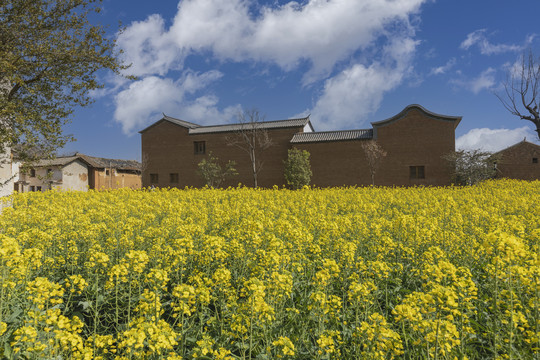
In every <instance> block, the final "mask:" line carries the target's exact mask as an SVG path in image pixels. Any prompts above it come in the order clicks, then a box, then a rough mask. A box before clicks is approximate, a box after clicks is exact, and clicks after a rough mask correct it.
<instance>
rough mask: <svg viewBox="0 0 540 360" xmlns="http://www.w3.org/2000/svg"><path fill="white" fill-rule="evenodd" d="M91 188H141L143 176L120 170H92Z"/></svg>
mask: <svg viewBox="0 0 540 360" xmlns="http://www.w3.org/2000/svg"><path fill="white" fill-rule="evenodd" d="M91 176H92V182H93V183H92V185H91V187H92V188H94V189H96V190H100V189H120V188H124V187H129V188H131V189H140V188H141V175H139V174H133V173H131V172H127V171H123V170H118V169H115V168H106V169H94V168H93V169H91Z"/></svg>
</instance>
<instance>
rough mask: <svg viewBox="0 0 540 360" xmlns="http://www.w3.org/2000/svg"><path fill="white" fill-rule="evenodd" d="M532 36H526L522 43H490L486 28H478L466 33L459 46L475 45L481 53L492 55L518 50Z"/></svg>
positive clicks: (527, 43)
mask: <svg viewBox="0 0 540 360" xmlns="http://www.w3.org/2000/svg"><path fill="white" fill-rule="evenodd" d="M534 37H535V35H530V36H527V38H526V39H525V42H524V44H523V45H515V44H512V45H509V44H492V43H490V42H489V40H488V39H487V37H486V29H480V30H476V31H473V32H472V33H470V34H468V35H467V38H466V39H465V40H463V42H462V43H461V45H460V48H461V49H463V50H468V49H469V48H470V47H472V46H474V45H476V46H478V48H479V49H480V53H481V54H483V55H493V54H500V53H504V52H520V51H523V50H524V49H525V48H526V47H527V46H529V45H530V44H531V42H532V40H533V39H534Z"/></svg>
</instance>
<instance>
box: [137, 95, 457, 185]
mask: <svg viewBox="0 0 540 360" xmlns="http://www.w3.org/2000/svg"><path fill="white" fill-rule="evenodd" d="M460 121H461V117H459V116H446V115H439V114H435V113H432V112H430V111H428V110H426V109H424V108H423V107H421V106H420V105H409V106H407V107H406V108H405V109H404V110H403V111H401V112H400V113H399V114H397V115H395V116H393V117H391V118H389V119H386V120H383V121H378V122H373V123H371V125H372V128H371V129H362V130H343V131H324V132H316V131H314V128H313V126H312V124H311V121H310V120H309V117H306V118H301V119H289V120H281V121H268V122H262V123H260V126H261V127H263V128H265V129H266V130H267V132H268V135H269V137H270V138H271V140H272V146H271V147H270V148H268V149H266V150H265V151H264V152H263V153H262V161H263V163H264V165H263V168H262V170H261V172H260V174H259V186H262V187H271V186H273V185H283V184H285V177H284V174H283V169H284V165H283V161H284V160H285V159H286V158H287V151H288V149H291V148H293V147H294V148H298V149H304V150H307V151H309V153H310V154H311V159H310V160H311V168H312V171H313V176H312V181H311V182H312V184H313V185H316V186H321V187H325V186H342V185H369V184H371V176H370V172H369V167H368V165H367V161H366V157H365V154H364V150H363V149H362V143H363V142H365V141H370V140H376V141H377V143H378V144H379V145H380V146H381V147H382V148H383V149H384V150H385V151H386V152H387V156H386V157H385V158H384V159H383V160H382V162H381V165H380V168H379V169H378V171H377V173H376V176H375V183H376V185H387V186H392V185H397V186H410V185H447V184H449V183H450V178H451V171H450V169H449V167H448V164H447V162H446V161H444V160H443V159H442V156H443V155H446V154H448V153H450V152H452V151H454V150H455V128H456V126H457V125H458V124H459V122H460ZM241 126H242V125H241V124H227V125H215V126H200V125H197V124H194V123H190V122H187V121H183V120H179V119H175V118H172V117H169V116H164V117H163V118H162V119H160V120H158V121H157V122H155V123H154V124H152V125H150V126H149V127H147V128H146V129H144V130H142V131H140V133H141V141H142V157H143V162H144V163H145V164H146V165H145V166H144V169H143V173H142V185H143V187H148V186H157V187H178V188H183V187H185V186H195V187H200V186H203V185H204V182H203V180H202V178H201V177H200V176H199V175H198V173H197V164H198V163H199V162H200V161H201V160H202V159H204V158H205V156H206V155H207V154H208V153H209V152H210V151H211V152H212V153H213V154H214V155H215V156H217V157H218V158H219V159H220V161H222V162H223V163H225V162H227V161H228V160H233V161H235V162H236V163H237V165H236V169H237V171H238V173H239V175H238V176H237V177H235V178H232V179H230V180H229V181H228V182H227V183H226V184H225V186H229V185H231V186H235V185H237V184H238V183H242V184H246V185H250V184H252V183H253V180H252V172H251V170H250V169H251V162H250V160H249V157H248V155H247V154H246V153H245V152H243V151H242V150H240V149H238V148H236V147H234V146H231V145H229V144H228V141H227V136H230V135H231V134H234V132H235V131H237V130H238V129H239V128H240V127H241Z"/></svg>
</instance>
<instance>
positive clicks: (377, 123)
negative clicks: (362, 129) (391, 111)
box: [371, 104, 462, 127]
mask: <svg viewBox="0 0 540 360" xmlns="http://www.w3.org/2000/svg"><path fill="white" fill-rule="evenodd" d="M413 109H417V110H420V111H422V112H423V113H424V114H426V115H428V116H429V117H431V118H433V119H436V120H442V121H455V122H456V124H455V126H458V124H459V122H460V121H461V119H462V116H450V115H442V114H437V113H435V112H432V111H429V110H427V109H426V108H425V107H423V106H422V105H419V104H410V105H407V106H406V107H405V108H404V109H403V110H401V111H400V112H399V113H398V114H397V115H394V116H392V117H389V118H388V119H385V120H380V121H373V122H372V123H371V125H372V126H373V127H376V126H383V125H387V124H390V123H392V122H394V121H397V120H399V119H401V118H402V117H404V116H405V115H407V113H408V112H409V111H411V110H413Z"/></svg>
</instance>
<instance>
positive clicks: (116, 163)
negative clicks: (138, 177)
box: [76, 153, 141, 171]
mask: <svg viewBox="0 0 540 360" xmlns="http://www.w3.org/2000/svg"><path fill="white" fill-rule="evenodd" d="M76 155H77V156H78V157H80V158H82V159H84V160H86V162H88V163H89V164H90V165H91V166H92V167H95V168H114V169H118V170H138V171H140V170H141V163H140V162H138V161H135V160H121V159H106V158H100V157H94V156H88V155H84V154H80V153H77V154H76Z"/></svg>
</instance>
